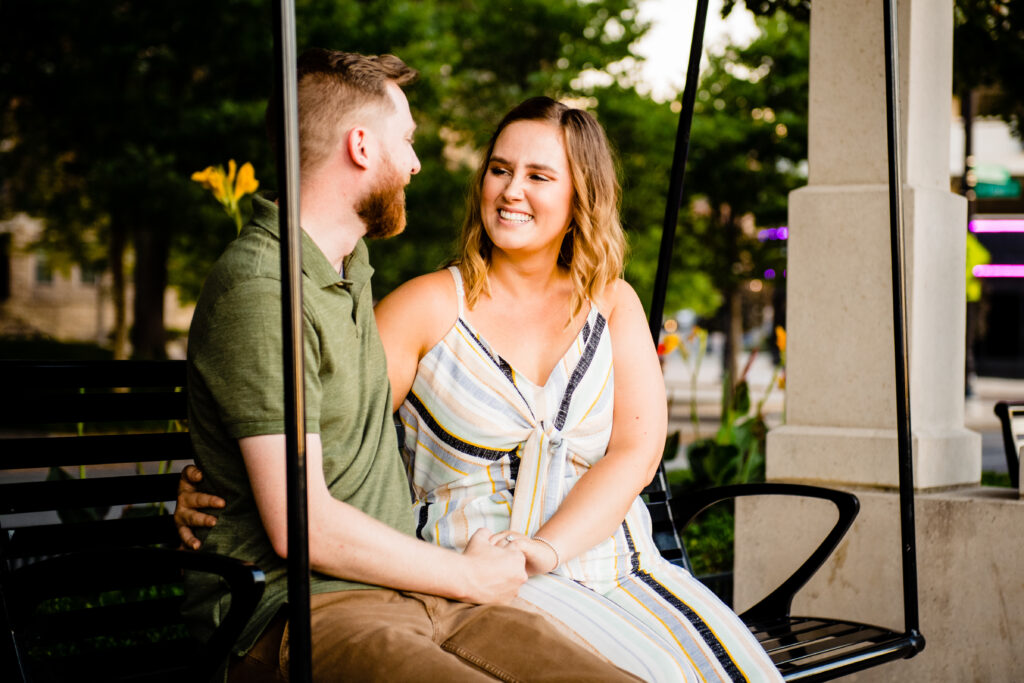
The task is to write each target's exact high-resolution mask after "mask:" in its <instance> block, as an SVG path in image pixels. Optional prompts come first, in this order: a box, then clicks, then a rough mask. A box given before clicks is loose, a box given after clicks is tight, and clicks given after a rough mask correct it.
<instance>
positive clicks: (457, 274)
mask: <svg viewBox="0 0 1024 683" xmlns="http://www.w3.org/2000/svg"><path fill="white" fill-rule="evenodd" d="M448 272H449V273H451V274H452V279H453V280H455V298H456V299H458V300H459V317H460V318H461V317H462V316H463V304H462V302H463V300H464V299H465V298H466V292H465V290H464V288H463V286H462V272H461V271H460V270H459V267H458V266H448Z"/></svg>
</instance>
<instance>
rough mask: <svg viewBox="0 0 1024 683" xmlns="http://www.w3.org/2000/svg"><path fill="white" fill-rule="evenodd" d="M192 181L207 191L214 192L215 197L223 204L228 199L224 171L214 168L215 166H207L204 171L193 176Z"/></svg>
mask: <svg viewBox="0 0 1024 683" xmlns="http://www.w3.org/2000/svg"><path fill="white" fill-rule="evenodd" d="M192 180H194V181H196V182H197V183H199V184H200V185H202V186H203V187H205V188H206V189H207V190H210V191H211V192H213V196H214V197H215V198H216V199H217V201H218V202H220V203H221V204H223V203H224V200H225V198H227V192H226V191H225V188H224V169H223V168H214V167H213V166H207V167H206V168H204V169H203V170H202V171H197V172H195V173H193V174H192Z"/></svg>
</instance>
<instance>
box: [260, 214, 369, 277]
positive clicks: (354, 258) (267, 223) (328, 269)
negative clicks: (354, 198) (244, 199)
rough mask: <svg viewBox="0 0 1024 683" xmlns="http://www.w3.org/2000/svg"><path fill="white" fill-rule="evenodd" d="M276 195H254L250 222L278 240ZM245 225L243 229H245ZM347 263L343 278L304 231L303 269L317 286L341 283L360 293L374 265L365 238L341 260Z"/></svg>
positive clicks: (279, 233) (279, 237) (278, 225)
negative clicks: (371, 262)
mask: <svg viewBox="0 0 1024 683" xmlns="http://www.w3.org/2000/svg"><path fill="white" fill-rule="evenodd" d="M273 200H274V197H273V196H272V195H270V194H266V195H263V196H261V195H253V199H252V208H253V215H252V220H251V221H250V224H251V225H254V226H256V227H257V228H261V229H263V230H266V231H267V232H269V233H270V234H271V235H273V236H274V238H275V239H277V240H278V241H280V240H281V228H280V224H279V220H280V216H279V210H278V206H277V205H276V204H275V203H274V201H273ZM245 229H246V228H243V231H244V230H245ZM342 263H343V264H344V270H345V277H341V275H339V274H338V271H337V270H335V269H334V266H332V265H331V262H330V261H328V260H327V256H325V255H324V253H323V252H322V251H320V247H318V246H316V243H315V242H314V241H313V240H312V238H310V236H309V235H307V234H306V231H305V230H303V231H302V272H303V273H304V274H305V275H306V277H308V278H309V280H310V282H311V283H312V284H313V285H315V286H316V287H320V288H323V287H329V286H331V285H342V286H346V287H349V288H351V289H352V292H353V294H358V290H361V289H362V288H363V286H364V285H365V284H366V283H367V282H369V280H370V276H371V275H373V267H372V266H371V265H370V258H369V252H368V250H367V248H366V243H365V242H364V240H362V239H360V240H359V241H358V242H356V246H355V248H354V249H353V250H352V253H351V254H349V255H348V256H346V257H345V259H344V260H343V261H342Z"/></svg>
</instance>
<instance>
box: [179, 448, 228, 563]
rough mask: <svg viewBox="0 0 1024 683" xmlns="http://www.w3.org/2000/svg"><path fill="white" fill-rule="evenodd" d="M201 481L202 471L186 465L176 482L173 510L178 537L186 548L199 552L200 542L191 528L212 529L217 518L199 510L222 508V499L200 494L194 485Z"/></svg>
mask: <svg viewBox="0 0 1024 683" xmlns="http://www.w3.org/2000/svg"><path fill="white" fill-rule="evenodd" d="M202 480H203V471H202V470H200V469H199V468H198V467H196V466H195V465H187V466H186V467H185V469H183V470H182V471H181V479H179V480H178V501H177V505H176V506H175V508H174V523H175V524H176V525H177V527H178V536H180V537H181V542H182V543H183V544H184V545H185V547H186V548H191V549H192V550H199V546H200V542H199V539H198V538H196V537H195V534H193V533H192V529H193V528H198V527H212V526H214V525H215V524H216V523H217V518H216V517H214V516H213V515H208V514H206V513H205V512H200V511H199V509H200V508H222V507H224V499H223V498H218V497H217V496H214V495H211V494H209V493H201V492H200V491H199V490H198V489H196V486H195V485H196V484H198V483H199V482H201V481H202Z"/></svg>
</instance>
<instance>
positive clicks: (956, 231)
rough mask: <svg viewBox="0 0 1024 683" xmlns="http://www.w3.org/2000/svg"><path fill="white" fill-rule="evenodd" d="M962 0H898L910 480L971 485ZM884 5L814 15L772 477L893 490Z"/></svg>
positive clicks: (826, 0) (976, 447)
mask: <svg viewBox="0 0 1024 683" xmlns="http://www.w3.org/2000/svg"><path fill="white" fill-rule="evenodd" d="M952 21H953V8H952V0H902V1H901V2H900V11H899V26H900V58H901V69H900V71H901V91H902V100H903V101H902V103H901V104H902V106H901V118H902V131H903V142H904V152H903V183H904V186H903V198H904V206H905V213H904V216H905V225H906V229H907V237H908V242H907V251H906V254H907V271H906V272H907V297H908V305H909V311H908V320H909V326H910V329H909V334H908V339H909V345H910V377H911V410H912V418H913V441H914V457H915V481H916V484H917V486H918V487H919V488H925V489H927V488H936V487H948V486H953V485H959V484H965V483H976V482H978V480H979V478H980V472H981V438H980V436H979V435H978V434H975V433H974V432H971V431H968V430H967V429H965V428H964V423H963V415H964V315H965V293H964V268H965V265H964V250H965V246H964V238H965V224H966V203H965V201H964V199H963V198H962V197H960V196H958V195H954V194H952V193H951V192H950V188H949V142H948V139H949V131H950V123H951V106H950V93H951V91H952ZM882 40H883V21H882V3H881V1H880V0H816V1H815V3H814V5H813V9H812V12H811V66H810V69H811V72H810V95H809V97H810V126H809V136H810V140H809V165H810V171H809V177H808V184H807V186H806V187H804V188H801V189H799V190H797V191H795V192H793V193H792V194H791V195H790V204H789V228H790V232H789V247H788V265H787V276H788V282H787V291H788V300H787V327H788V339H789V346H788V349H787V368H786V424H785V425H784V426H782V427H780V428H777V429H775V430H773V431H772V432H771V433H770V434H769V435H768V453H767V473H768V478H769V479H771V480H788V481H794V480H801V481H810V482H815V483H823V484H825V485H836V484H840V485H842V484H846V485H855V486H856V485H864V486H880V487H895V486H896V485H897V482H898V477H897V465H896V451H897V447H896V408H895V389H894V383H895V380H894V374H895V373H894V356H893V336H892V295H891V288H892V279H891V276H890V258H889V211H888V188H887V182H888V179H887V170H886V168H887V167H886V158H887V152H886V119H885V66H884V53H883V42H882Z"/></svg>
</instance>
